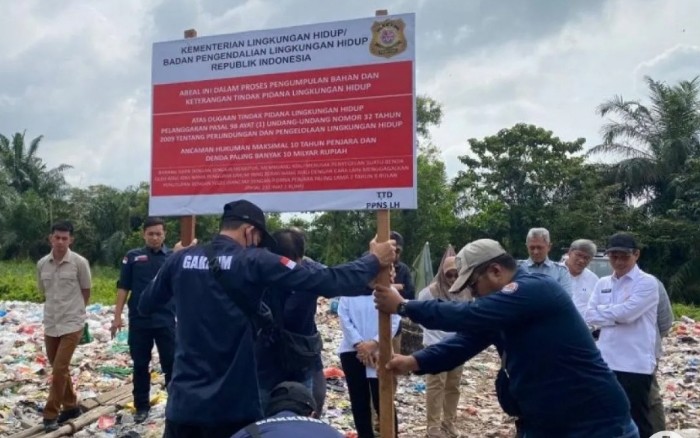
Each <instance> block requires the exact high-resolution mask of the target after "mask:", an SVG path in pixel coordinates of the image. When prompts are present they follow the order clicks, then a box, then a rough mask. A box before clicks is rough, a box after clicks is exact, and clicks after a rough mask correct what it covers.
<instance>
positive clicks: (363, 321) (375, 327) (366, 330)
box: [338, 295, 401, 378]
mask: <svg viewBox="0 0 700 438" xmlns="http://www.w3.org/2000/svg"><path fill="white" fill-rule="evenodd" d="M338 317H339V318H340V329H341V330H342V331H343V340H342V341H341V342H340V345H339V346H338V354H340V353H347V352H350V351H356V350H355V347H353V345H355V344H357V343H358V342H363V341H370V340H375V341H377V342H379V311H378V310H377V309H376V308H375V307H374V297H373V296H372V295H368V296H360V297H342V298H340V302H339V303H338ZM400 321H401V317H400V316H399V315H391V335H392V337H393V336H394V335H396V332H397V331H398V329H399V322H400ZM367 377H369V378H375V377H377V370H376V369H374V368H371V367H367Z"/></svg>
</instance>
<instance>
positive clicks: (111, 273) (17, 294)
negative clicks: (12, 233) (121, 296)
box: [0, 262, 119, 305]
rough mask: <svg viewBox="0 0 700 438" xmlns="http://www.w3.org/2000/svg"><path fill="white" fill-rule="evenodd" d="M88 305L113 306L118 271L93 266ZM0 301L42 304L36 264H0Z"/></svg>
mask: <svg viewBox="0 0 700 438" xmlns="http://www.w3.org/2000/svg"><path fill="white" fill-rule="evenodd" d="M91 271H92V293H91V296H90V303H92V304H94V303H99V304H105V305H112V304H114V301H115V297H116V284H117V283H116V282H117V278H119V271H117V270H116V269H115V268H110V267H103V266H93V267H91ZM0 301H31V302H35V303H40V302H43V297H42V296H41V294H40V293H39V289H38V288H37V283H36V264H34V263H31V262H0Z"/></svg>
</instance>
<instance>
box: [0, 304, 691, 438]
mask: <svg viewBox="0 0 700 438" xmlns="http://www.w3.org/2000/svg"><path fill="white" fill-rule="evenodd" d="M329 308H330V306H329V303H328V301H327V300H325V299H320V300H319V314H318V316H317V322H318V326H319V330H320V331H321V333H322V334H323V336H324V341H325V350H324V366H325V367H327V368H332V367H336V368H340V361H339V359H338V356H337V354H336V353H335V351H336V349H337V347H338V344H339V342H340V340H341V338H342V334H341V332H340V328H339V325H338V319H337V316H336V315H334V314H333V313H332V312H330V311H329V310H328V309H329ZM42 309H43V307H42V305H40V304H32V303H17V302H5V303H0V436H8V435H11V434H13V433H16V432H19V431H21V430H23V429H26V428H28V427H31V426H34V425H36V424H38V423H39V422H40V421H41V410H42V408H43V405H44V402H45V400H46V395H47V389H48V383H49V380H50V375H51V371H50V365H49V364H48V361H47V360H46V356H45V355H44V348H43V346H44V342H43V327H42V324H41V320H42ZM87 310H88V312H87V313H88V324H89V328H90V333H91V334H92V336H93V337H94V340H93V341H92V342H91V343H90V344H87V345H81V346H79V347H78V349H77V350H76V353H75V355H74V356H73V361H72V366H71V370H72V376H73V381H74V384H75V386H76V389H77V391H78V393H79V395H80V398H81V399H82V400H87V399H90V398H94V397H96V396H98V395H100V394H103V393H105V392H108V391H110V390H113V389H115V388H118V387H120V386H123V385H125V384H128V383H130V381H131V374H130V372H129V370H130V366H131V361H130V357H129V353H128V346H127V345H126V339H127V334H126V332H122V333H120V334H119V336H117V338H115V339H114V340H111V339H110V333H109V325H110V323H111V320H112V317H113V307H107V306H100V305H92V306H89V307H88V309H87ZM127 329H128V327H127ZM414 336H415V335H414ZM664 352H665V353H664V358H663V360H662V361H661V363H660V365H659V372H658V378H659V383H660V385H661V390H662V395H663V398H664V405H665V408H666V419H667V426H668V427H667V428H668V429H669V430H675V431H679V432H681V433H682V435H683V436H685V437H700V431H699V430H698V429H697V428H698V427H700V378H699V377H698V373H699V368H700V323H696V322H695V321H693V320H691V319H689V318H684V319H683V320H681V321H678V322H676V323H675V325H674V327H673V331H672V333H671V334H670V335H669V337H668V338H666V339H665V340H664ZM152 364H153V369H154V373H153V377H154V378H153V382H152V384H153V387H152V389H151V397H152V405H153V407H152V409H151V413H150V416H149V418H148V420H147V421H146V422H145V423H143V424H139V425H137V424H135V423H134V420H133V405H127V406H126V407H125V408H123V409H121V410H119V411H118V412H116V413H115V414H109V415H106V416H103V417H101V418H100V419H99V420H98V421H95V422H93V423H92V424H90V425H89V426H88V427H86V428H84V429H83V430H81V431H79V432H78V433H76V434H75V435H74V436H75V437H98V438H102V437H116V438H120V437H132V438H136V437H161V436H162V432H163V423H164V413H165V402H166V399H167V396H166V394H165V392H164V390H163V387H162V384H163V378H162V374H161V373H160V368H159V365H158V355H157V354H156V353H155V351H154V356H153V362H152ZM498 367H499V361H498V356H497V354H496V352H495V350H494V349H493V348H491V349H489V350H487V351H485V352H484V353H482V354H480V355H479V356H477V357H476V358H474V359H473V360H472V361H470V362H468V363H467V364H466V366H465V367H464V374H463V376H462V397H461V399H460V403H459V420H458V421H459V424H458V426H459V429H460V430H461V431H463V434H464V436H467V437H472V436H473V437H476V436H479V437H510V436H512V434H513V421H512V419H511V418H509V417H508V416H507V415H505V414H503V412H502V411H501V409H500V407H499V405H498V402H497V401H496V397H495V394H494V378H495V375H496V372H497V370H498ZM331 374H332V375H329V379H328V381H327V387H328V391H327V396H326V408H325V412H324V420H326V421H328V422H329V423H330V424H332V425H333V426H335V427H336V428H338V429H339V430H341V431H342V432H344V433H349V432H353V431H354V427H353V421H352V415H351V413H350V402H349V400H348V395H347V389H346V386H345V381H344V378H343V377H342V374H337V373H335V374H334V373H331ZM396 407H397V409H398V416H399V433H400V436H401V437H406V438H413V437H424V436H425V433H426V430H425V429H426V428H425V382H424V380H423V378H421V377H419V376H407V377H401V378H399V386H398V388H397V394H396Z"/></svg>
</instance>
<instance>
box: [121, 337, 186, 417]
mask: <svg viewBox="0 0 700 438" xmlns="http://www.w3.org/2000/svg"><path fill="white" fill-rule="evenodd" d="M154 343H155V345H156V348H157V349H158V357H159V358H160V366H161V368H162V369H163V374H165V386H166V387H167V386H168V383H170V377H171V375H172V372H173V360H174V358H175V328H174V327H158V328H139V327H129V353H131V360H132V361H133V365H134V377H133V383H134V390H133V394H134V407H135V408H136V410H137V411H142V410H149V409H150V407H151V403H150V390H151V370H150V363H151V353H152V351H153V344H154Z"/></svg>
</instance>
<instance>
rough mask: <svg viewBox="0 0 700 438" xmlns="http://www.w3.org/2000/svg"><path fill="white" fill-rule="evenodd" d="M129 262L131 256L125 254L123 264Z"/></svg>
mask: <svg viewBox="0 0 700 438" xmlns="http://www.w3.org/2000/svg"><path fill="white" fill-rule="evenodd" d="M127 263H129V257H127V256H124V258H123V259H122V264H123V265H126V264H127Z"/></svg>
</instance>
